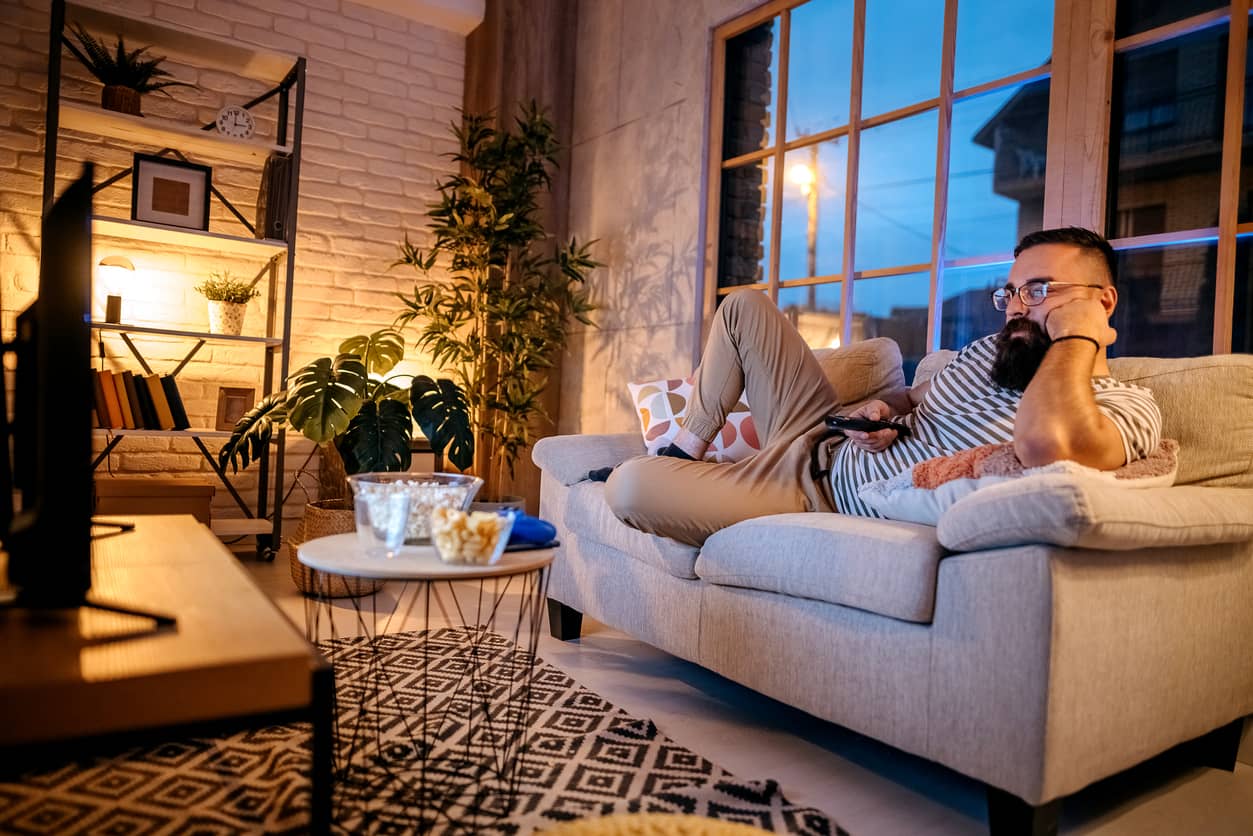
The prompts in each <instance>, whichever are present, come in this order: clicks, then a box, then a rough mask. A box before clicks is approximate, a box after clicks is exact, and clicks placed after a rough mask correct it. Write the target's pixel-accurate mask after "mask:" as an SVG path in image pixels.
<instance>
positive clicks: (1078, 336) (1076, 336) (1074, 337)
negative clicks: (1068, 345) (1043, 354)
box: [1053, 334, 1101, 352]
mask: <svg viewBox="0 0 1253 836" xmlns="http://www.w3.org/2000/svg"><path fill="white" fill-rule="evenodd" d="M1062 340H1087V341H1088V342H1090V343H1092V345H1094V346H1096V350H1097V351H1098V352H1099V351H1100V350H1101V344H1100V343H1098V342H1097V341H1096V340H1095V339H1093V338H1092V337H1088V336H1084V335H1083V334H1071V335H1070V336H1068V337H1057V338H1056V339H1054V340H1053V342H1055V343H1059V342H1061V341H1062Z"/></svg>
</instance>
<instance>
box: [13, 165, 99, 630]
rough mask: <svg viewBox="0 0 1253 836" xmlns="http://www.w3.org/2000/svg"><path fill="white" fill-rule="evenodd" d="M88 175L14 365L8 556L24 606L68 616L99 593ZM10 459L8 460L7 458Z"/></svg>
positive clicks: (47, 224)
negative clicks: (64, 611)
mask: <svg viewBox="0 0 1253 836" xmlns="http://www.w3.org/2000/svg"><path fill="white" fill-rule="evenodd" d="M91 185H92V169H91V166H87V167H86V168H85V170H84V172H83V174H82V176H80V177H79V178H78V179H77V180H75V181H74V182H73V183H71V184H70V185H69V186H68V187H67V188H66V189H65V191H64V192H62V194H61V196H60V198H58V199H57V201H56V203H55V204H54V205H53V206H52V208H51V209H50V210H49V211H48V212H47V213H46V215H45V216H44V221H43V230H42V239H41V244H40V249H41V253H40V259H39V294H38V296H37V297H36V298H35V301H33V302H31V304H30V305H29V306H28V307H27V308H26V309H25V310H24V311H22V312H21V313H20V314H18V317H17V328H16V335H15V337H14V339H13V341H12V342H11V343H10V344H9V345H8V346H6V348H7V349H9V350H10V351H12V352H13V354H14V355H15V356H16V368H15V372H14V384H13V408H12V415H13V421H12V425H11V427H10V428H8V430H9V432H8V433H7V435H8V436H9V437H8V438H6V439H5V440H6V442H8V443H6V445H5V446H6V448H10V447H11V449H12V459H11V461H12V466H11V467H10V468H9V474H8V475H9V479H10V480H11V484H10V485H7V486H5V487H7V488H9V489H10V490H9V494H10V495H12V494H13V493H14V492H15V491H16V492H17V493H18V494H20V497H19V498H18V499H17V502H16V504H14V503H10V502H5V503H0V504H3V505H4V508H3V509H0V515H3V516H4V517H6V518H7V519H5V520H3V522H5V523H6V525H5V526H4V534H3V539H4V546H5V549H6V550H7V551H8V553H9V581H10V583H11V584H12V585H13V586H14V587H16V588H17V596H18V597H17V602H18V604H19V605H22V606H33V607H70V606H78V605H81V604H82V603H84V602H85V600H86V596H87V592H88V590H89V589H91V506H92V476H91V430H92V425H91V406H92V396H91V365H90V364H91V333H90V325H89V323H90V319H91V193H92V188H91ZM6 452H7V450H6Z"/></svg>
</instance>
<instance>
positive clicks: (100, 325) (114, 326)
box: [88, 322, 283, 345]
mask: <svg viewBox="0 0 1253 836" xmlns="http://www.w3.org/2000/svg"><path fill="white" fill-rule="evenodd" d="M88 324H89V325H90V326H91V327H92V328H95V329H96V330H98V331H119V332H121V333H125V334H155V335H157V336H161V337H190V338H192V339H197V340H205V341H206V342H236V343H262V344H264V345H282V344H283V340H282V338H280V337H245V336H238V337H236V336H233V335H231V334H209V333H206V332H203V331H177V330H174V329H172V328H151V327H149V326H146V325H125V324H118V323H115V322H91V323H88Z"/></svg>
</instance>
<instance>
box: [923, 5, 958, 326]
mask: <svg viewBox="0 0 1253 836" xmlns="http://www.w3.org/2000/svg"><path fill="white" fill-rule="evenodd" d="M956 54H957V0H948V2H947V3H945V4H944V42H943V45H942V47H941V50H940V106H939V108H938V109H937V113H936V122H937V126H938V127H937V129H936V145H935V204H934V206H935V211H934V214H933V216H932V221H931V263H930V264H929V265H927V267H928V268H929V269H930V271H931V281H930V289H929V290H928V296H927V349H928V350H930V351H935V350H936V349H938V348H939V347H940V343H939V341H940V315H941V310H940V309H941V307H942V306H943V296H942V295H941V293H942V288H941V284H942V282H943V281H944V264H943V262H944V238H945V235H947V233H948V170H949V147H950V145H951V143H952V127H953V72H954V71H953V65H954V62H955V61H956Z"/></svg>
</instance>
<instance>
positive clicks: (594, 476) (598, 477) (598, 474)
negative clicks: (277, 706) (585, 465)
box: [587, 467, 613, 482]
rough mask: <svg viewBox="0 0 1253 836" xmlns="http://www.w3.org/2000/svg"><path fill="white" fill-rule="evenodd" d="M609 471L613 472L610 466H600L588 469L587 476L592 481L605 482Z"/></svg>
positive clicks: (607, 479)
mask: <svg viewBox="0 0 1253 836" xmlns="http://www.w3.org/2000/svg"><path fill="white" fill-rule="evenodd" d="M610 473H613V468H612V467H601V468H597V469H596V470H591V471H588V474H587V478H588V479H589V480H591V481H593V482H607V481H609V474H610Z"/></svg>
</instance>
